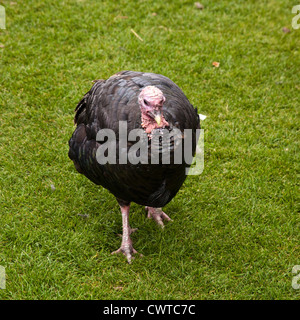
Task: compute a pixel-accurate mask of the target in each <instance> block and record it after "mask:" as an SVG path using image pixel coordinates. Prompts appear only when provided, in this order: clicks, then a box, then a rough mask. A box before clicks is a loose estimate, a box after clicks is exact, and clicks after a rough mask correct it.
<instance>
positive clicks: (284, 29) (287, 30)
mask: <svg viewBox="0 0 300 320" xmlns="http://www.w3.org/2000/svg"><path fill="white" fill-rule="evenodd" d="M282 32H284V33H290V32H291V30H290V29H289V28H287V27H283V28H282Z"/></svg>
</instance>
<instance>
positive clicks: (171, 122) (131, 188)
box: [69, 71, 200, 257]
mask: <svg viewBox="0 0 300 320" xmlns="http://www.w3.org/2000/svg"><path fill="white" fill-rule="evenodd" d="M147 86H155V87H157V88H158V89H160V90H161V91H162V93H163V95H164V97H165V102H164V104H163V109H162V110H163V115H164V117H165V119H166V121H167V122H168V127H167V129H168V130H169V131H170V130H172V129H173V128H176V129H179V130H180V132H182V137H183V139H182V140H183V141H184V130H185V129H191V130H192V133H193V134H192V153H193V154H194V153H195V149H196V143H197V141H196V129H199V128H200V122H199V117H198V114H197V110H196V109H195V108H194V107H193V106H192V105H191V103H190V102H189V100H188V99H187V97H186V96H185V95H184V93H183V92H182V90H181V89H180V88H179V87H178V86H177V85H176V84H175V83H174V82H172V81H171V80H170V79H168V78H167V77H165V76H163V75H159V74H154V73H143V72H135V71H122V72H119V73H117V74H115V75H113V76H111V77H110V78H109V79H107V80H97V81H96V82H95V84H94V85H93V87H92V88H91V90H90V91H89V92H88V93H86V94H85V96H84V97H83V99H82V100H81V101H80V102H79V104H78V105H77V107H76V110H75V111H76V115H75V120H74V121H75V123H76V125H77V127H76V129H75V131H74V133H73V135H72V137H71V139H70V140H69V157H70V159H71V160H73V162H74V165H75V168H76V169H77V171H78V172H80V173H82V174H84V175H85V176H86V177H87V178H88V179H90V180H91V181H93V182H94V183H95V184H98V185H101V186H103V187H104V188H106V189H108V190H109V191H110V192H111V193H112V194H113V195H114V196H115V197H116V198H117V200H118V202H119V204H120V206H121V210H122V206H123V207H124V206H129V204H130V202H135V203H138V204H141V205H145V206H148V207H153V208H160V207H163V206H165V205H166V204H167V203H168V202H169V201H171V200H172V198H173V197H174V196H175V195H176V193H177V192H178V190H179V189H180V187H181V185H182V184H183V182H184V180H185V178H186V168H187V167H188V166H189V164H187V163H186V162H185V160H184V157H182V161H181V163H179V164H175V163H174V161H172V156H171V161H170V163H169V164H163V163H158V164H151V163H150V162H151V161H149V163H148V164H141V163H138V164H131V163H128V162H127V163H126V164H120V163H119V161H118V160H119V157H120V153H119V137H118V134H119V122H120V121H126V124H127V134H129V132H130V131H131V130H133V129H143V127H142V121H141V109H140V107H139V103H138V97H139V94H140V92H141V90H142V89H143V88H145V87H147ZM101 129H111V130H112V131H113V132H114V133H115V134H116V138H117V141H116V158H117V162H116V163H115V164H110V163H106V164H100V163H99V162H98V161H97V157H96V154H97V150H98V148H99V147H100V145H101V143H103V142H101V141H97V133H98V132H99V130H101ZM149 142H151V137H150V138H149ZM132 144H133V143H132V142H130V141H129V142H128V144H127V148H128V149H129V148H130V147H131V146H132ZM182 146H183V144H182V145H181V147H182ZM173 148H175V147H174V146H173ZM171 149H172V148H171ZM123 151H126V150H123ZM123 151H122V150H121V151H120V152H123ZM149 154H150V152H149ZM149 159H150V158H149ZM123 227H124V224H123ZM131 251H132V250H131ZM122 252H124V251H122ZM127 257H128V256H127Z"/></svg>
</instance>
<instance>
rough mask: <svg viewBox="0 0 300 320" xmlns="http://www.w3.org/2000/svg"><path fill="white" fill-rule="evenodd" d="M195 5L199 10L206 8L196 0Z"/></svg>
mask: <svg viewBox="0 0 300 320" xmlns="http://www.w3.org/2000/svg"><path fill="white" fill-rule="evenodd" d="M195 7H196V8H197V9H199V10H203V9H204V5H203V4H201V3H200V2H195Z"/></svg>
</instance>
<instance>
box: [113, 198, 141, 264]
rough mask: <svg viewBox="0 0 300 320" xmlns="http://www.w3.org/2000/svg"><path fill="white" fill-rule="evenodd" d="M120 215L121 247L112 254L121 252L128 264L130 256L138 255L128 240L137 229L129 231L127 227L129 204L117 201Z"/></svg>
mask: <svg viewBox="0 0 300 320" xmlns="http://www.w3.org/2000/svg"><path fill="white" fill-rule="evenodd" d="M118 202H119V205H120V209H121V213H122V224H123V233H122V243H121V247H120V248H119V249H118V250H116V251H114V252H112V254H115V253H120V252H122V253H123V254H124V255H125V257H126V258H127V261H128V263H131V259H132V258H133V257H132V254H134V253H138V252H137V251H136V250H135V249H134V248H133V246H132V241H131V239H130V234H131V233H132V232H134V231H136V230H137V229H131V228H130V225H129V209H130V203H126V204H125V203H124V202H123V201H119V200H118Z"/></svg>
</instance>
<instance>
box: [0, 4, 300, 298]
mask: <svg viewBox="0 0 300 320" xmlns="http://www.w3.org/2000/svg"><path fill="white" fill-rule="evenodd" d="M202 3H203V4H204V7H205V8H204V10H202V11H201V10H197V9H196V8H195V6H194V1H187V0H186V1H179V0H178V1H162V0H158V1H155V2H152V1H131V2H128V1H125V0H124V1H117V2H113V1H96V0H78V1H75V0H64V1H61V0H47V1H41V0H35V1H33V0H27V1H14V2H12V1H0V4H1V5H3V6H5V8H6V30H0V44H2V45H4V47H3V48H0V170H1V172H0V188H1V189H0V219H1V221H0V222H1V225H0V265H2V266H4V267H5V268H6V276H7V278H6V279H7V281H6V289H5V290H0V298H1V299H299V297H300V290H295V289H293V288H292V285H291V283H292V277H293V274H292V272H291V271H292V267H293V266H294V265H297V264H300V248H299V227H300V225H299V205H298V208H297V203H298V204H299V192H298V189H297V188H298V187H299V186H298V187H297V173H299V135H298V131H299V120H300V119H299V113H298V112H299V102H300V80H299V69H300V55H299V49H300V29H298V30H294V29H292V27H291V21H292V18H293V16H294V15H293V14H292V13H291V10H292V7H293V6H294V5H295V4H296V2H295V1H292V0H288V1H287V0H278V1H276V0H270V1H254V0H252V1H230V0H227V1H206V0H205V1H204V0H203V2H202ZM154 12H155V13H157V15H153V13H154ZM124 17H125V18H124ZM126 17H127V18H126ZM284 26H286V27H288V28H290V29H291V32H290V33H284V32H283V31H282V27H284ZM130 29H134V30H135V32H137V33H138V34H139V35H140V37H142V39H143V40H144V41H143V42H142V41H140V40H139V39H138V38H137V37H135V36H134V34H133V33H132V32H131V31H130ZM213 61H218V62H220V67H219V68H215V67H213V66H212V62H213ZM121 70H139V71H149V72H155V73H161V74H164V75H165V76H167V77H169V78H171V79H172V80H173V81H174V82H175V83H177V84H178V85H179V86H180V87H181V88H182V89H183V91H184V92H185V93H186V95H187V96H188V98H189V99H190V101H191V102H192V103H193V104H194V105H195V106H197V107H198V110H199V112H200V113H202V114H205V115H207V119H206V120H205V121H204V122H203V123H202V128H203V129H204V130H205V169H204V172H203V173H202V174H201V175H200V176H189V177H188V178H187V180H186V182H185V183H184V186H183V187H182V188H181V190H180V192H179V193H178V195H177V196H176V197H175V198H174V199H173V200H172V201H171V203H170V204H169V205H167V206H166V207H165V211H166V212H167V214H169V215H170V216H171V218H172V219H173V220H174V222H172V223H168V225H167V226H166V228H165V229H164V231H162V230H160V229H159V228H158V227H157V226H156V225H155V223H154V222H153V221H150V220H148V219H146V217H145V213H144V209H143V208H142V207H141V206H138V205H135V204H133V205H132V209H131V217H130V221H131V225H132V227H135V228H136V227H137V228H138V229H139V230H138V231H137V232H136V233H134V234H133V235H132V239H133V241H134V247H135V249H137V250H138V251H139V252H140V253H143V255H144V257H143V258H136V259H135V260H134V261H133V263H132V264H131V265H129V264H127V262H126V259H125V257H124V256H121V255H118V256H115V255H114V256H112V255H111V254H110V252H112V251H114V250H116V249H117V248H118V247H119V246H120V242H121V239H120V238H119V237H118V233H121V230H122V223H121V214H120V212H119V208H118V205H117V203H116V201H115V199H114V197H113V196H112V195H111V194H109V193H108V191H107V190H105V189H103V188H101V187H98V186H96V185H94V184H93V183H91V182H90V181H89V180H87V179H86V178H85V177H84V176H82V175H79V174H78V173H77V172H76V171H75V168H74V166H73V163H72V162H71V161H70V160H69V159H68V156H67V153H68V139H69V138H70V136H71V134H72V132H73V130H74V126H73V116H74V113H73V110H74V108H75V106H76V103H77V102H78V101H79V100H80V98H81V97H82V96H83V94H84V93H85V92H86V91H87V90H88V89H89V88H90V87H91V85H92V82H91V81H92V80H94V79H99V78H107V77H109V76H110V75H112V74H113V73H115V72H117V71H121ZM51 185H54V186H55V190H54V191H52V189H51ZM297 201H298V202H297ZM78 214H87V215H89V216H88V218H83V217H82V216H79V215H78Z"/></svg>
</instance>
